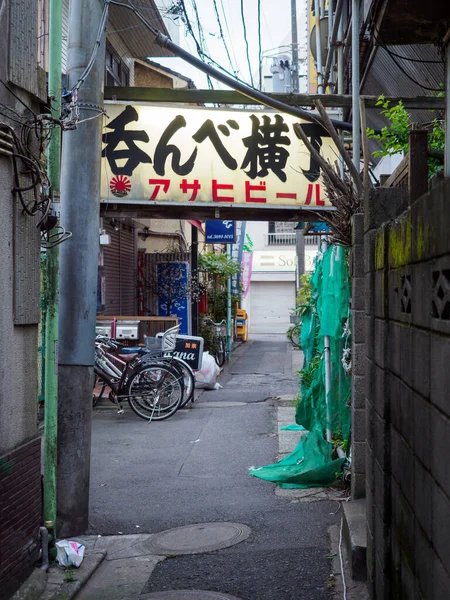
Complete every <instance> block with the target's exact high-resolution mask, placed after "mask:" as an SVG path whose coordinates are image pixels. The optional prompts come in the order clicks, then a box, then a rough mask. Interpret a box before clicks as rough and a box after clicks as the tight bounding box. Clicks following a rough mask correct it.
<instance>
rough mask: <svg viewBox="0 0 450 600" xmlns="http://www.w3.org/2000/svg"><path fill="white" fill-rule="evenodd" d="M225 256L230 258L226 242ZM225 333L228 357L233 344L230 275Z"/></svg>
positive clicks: (229, 249) (229, 248)
mask: <svg viewBox="0 0 450 600" xmlns="http://www.w3.org/2000/svg"><path fill="white" fill-rule="evenodd" d="M227 257H228V259H229V260H231V258H232V255H231V244H227ZM227 292H228V293H227V330H228V331H227V333H228V357H229V358H231V348H232V346H233V331H232V316H231V277H228V281H227Z"/></svg>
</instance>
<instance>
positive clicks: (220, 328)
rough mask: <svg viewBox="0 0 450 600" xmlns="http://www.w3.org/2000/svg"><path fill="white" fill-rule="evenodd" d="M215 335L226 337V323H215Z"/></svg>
mask: <svg viewBox="0 0 450 600" xmlns="http://www.w3.org/2000/svg"><path fill="white" fill-rule="evenodd" d="M215 328H216V335H218V336H222V337H226V335H227V326H226V325H216V326H215Z"/></svg>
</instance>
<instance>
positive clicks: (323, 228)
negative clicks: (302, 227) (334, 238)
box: [308, 221, 332, 235]
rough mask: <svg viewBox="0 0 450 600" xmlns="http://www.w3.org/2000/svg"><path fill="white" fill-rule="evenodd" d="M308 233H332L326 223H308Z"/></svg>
mask: <svg viewBox="0 0 450 600" xmlns="http://www.w3.org/2000/svg"><path fill="white" fill-rule="evenodd" d="M308 233H315V234H322V235H325V234H327V233H332V231H331V228H330V226H329V225H328V223H324V222H323V221H317V222H315V223H310V227H309V230H308Z"/></svg>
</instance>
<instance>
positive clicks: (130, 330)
mask: <svg viewBox="0 0 450 600" xmlns="http://www.w3.org/2000/svg"><path fill="white" fill-rule="evenodd" d="M138 338H139V321H119V320H117V323H116V340H137V339H138Z"/></svg>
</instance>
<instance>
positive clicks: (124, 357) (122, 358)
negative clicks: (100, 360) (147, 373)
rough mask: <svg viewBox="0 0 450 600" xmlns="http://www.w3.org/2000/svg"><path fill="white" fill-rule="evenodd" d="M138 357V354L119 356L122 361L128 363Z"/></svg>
mask: <svg viewBox="0 0 450 600" xmlns="http://www.w3.org/2000/svg"><path fill="white" fill-rule="evenodd" d="M136 356H138V353H137V352H135V353H134V354H119V358H120V360H123V361H124V362H126V363H129V362H131V361H133V360H134V359H135V358H136Z"/></svg>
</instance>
